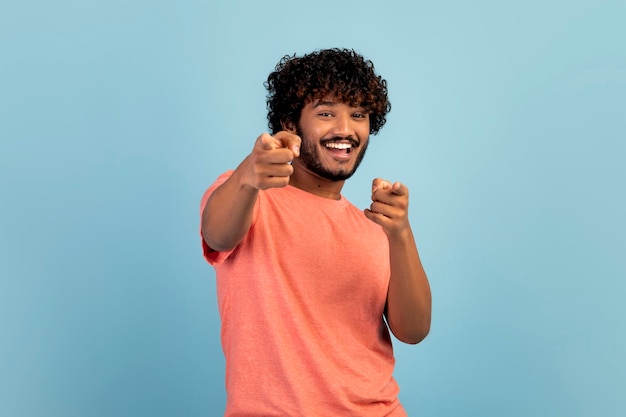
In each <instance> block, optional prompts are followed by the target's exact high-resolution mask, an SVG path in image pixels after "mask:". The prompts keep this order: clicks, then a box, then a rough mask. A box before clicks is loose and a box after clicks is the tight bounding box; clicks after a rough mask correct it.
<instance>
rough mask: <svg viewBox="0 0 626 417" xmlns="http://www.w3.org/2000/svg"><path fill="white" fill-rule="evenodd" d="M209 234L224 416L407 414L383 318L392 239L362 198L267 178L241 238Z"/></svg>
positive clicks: (207, 255) (208, 254)
mask: <svg viewBox="0 0 626 417" xmlns="http://www.w3.org/2000/svg"><path fill="white" fill-rule="evenodd" d="M231 172H232V171H229V172H227V173H225V174H223V175H222V176H220V178H218V180H217V181H216V182H215V183H214V184H213V185H212V186H211V188H209V190H207V192H206V193H205V195H204V197H203V199H202V204H201V212H202V209H203V208H204V206H205V204H206V202H207V200H208V198H209V196H210V194H211V192H212V191H213V190H215V189H216V188H217V187H218V186H219V185H221V184H222V183H223V182H224V181H225V180H226V179H227V178H228V176H229V175H230V173H231ZM202 244H203V249H204V256H205V258H206V259H207V261H208V262H209V263H210V264H211V265H213V266H214V268H215V270H216V277H217V295H218V306H219V311H220V317H221V321H222V333H221V337H222V348H223V351H224V355H225V358H226V392H227V405H226V413H225V416H228V417H234V416H364V417H369V416H371V417H383V416H387V417H389V416H394V417H396V416H406V412H405V411H404V409H403V408H402V406H401V405H400V403H399V401H398V399H397V395H398V391H399V389H398V385H397V383H396V381H395V379H394V378H393V376H392V373H393V369H394V357H393V350H392V345H391V339H390V336H389V331H388V329H387V326H386V324H385V322H384V320H383V311H384V307H385V302H386V297H387V287H388V283H389V275H390V268H389V247H388V241H387V238H386V236H385V234H384V232H383V231H382V229H381V227H380V226H378V225H377V224H375V223H373V222H371V221H369V220H368V219H367V218H366V217H365V215H364V214H363V212H362V211H361V210H360V209H358V208H356V207H355V206H354V205H352V204H351V203H350V202H349V201H347V200H346V199H345V198H344V197H341V199H340V200H332V199H326V198H322V197H318V196H315V195H313V194H310V193H308V192H305V191H303V190H300V189H298V188H295V187H292V186H287V187H284V188H274V189H268V190H265V191H261V192H260V193H259V197H258V199H257V202H256V205H255V209H254V215H253V222H252V226H251V227H250V230H249V231H248V233H247V235H246V236H245V238H244V239H243V241H242V242H241V243H240V244H239V245H238V246H237V247H236V248H234V249H233V250H231V251H227V252H216V251H213V250H211V249H210V248H209V247H208V246H207V245H206V243H205V242H204V240H202Z"/></svg>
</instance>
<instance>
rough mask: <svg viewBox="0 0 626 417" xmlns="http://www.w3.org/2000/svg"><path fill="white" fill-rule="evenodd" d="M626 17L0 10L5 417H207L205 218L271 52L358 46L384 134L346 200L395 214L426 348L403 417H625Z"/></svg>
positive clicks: (184, 4) (407, 355)
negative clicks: (415, 286) (377, 84)
mask: <svg viewBox="0 0 626 417" xmlns="http://www.w3.org/2000/svg"><path fill="white" fill-rule="evenodd" d="M624 21H626V5H625V3H624V2H621V1H550V2H544V1H527V2H500V1H487V0H478V1H475V2H463V1H452V0H451V1H441V2H423V1H402V2H398V1H393V0H390V1H387V2H380V1H370V0H363V1H359V2H357V1H338V2H321V3H320V2H296V1H286V0H285V1H273V0H272V1H266V2H260V1H259V2H253V1H249V2H244V1H229V2H222V1H220V2H217V1H216V2H209V1H206V0H203V1H200V0H198V1H193V0H190V1H176V2H175V1H169V2H168V1H163V0H152V1H147V0H130V1H119V0H107V1H104V0H93V1H78V0H59V1H55V2H44V1H24V0H21V1H17V0H2V3H0V198H1V204H0V256H1V258H0V260H1V262H0V337H1V342H0V415H1V416H7V417H12V416H20V417H21V416H28V417H39V416H41V417H43V416H46V417H56V416H59V417H61V416H63V417H71V416H94V417H96V416H98V417H99V416H134V417H135V416H154V417H157V416H217V415H220V413H221V412H222V411H223V408H224V401H225V395H224V389H223V377H224V374H223V366H224V362H223V357H222V352H221V348H220V344H219V318H218V313H217V306H216V299H215V284H214V273H213V270H212V269H211V268H210V267H209V266H208V265H207V264H205V263H204V261H203V259H202V257H201V250H200V238H199V234H198V222H199V200H200V197H201V195H202V193H203V191H204V189H205V188H206V187H207V186H208V185H209V184H210V183H211V182H212V181H213V180H214V179H215V177H216V176H217V175H218V174H220V173H221V172H222V171H224V170H226V169H229V168H234V167H235V166H236V165H237V164H238V162H239V161H240V160H241V159H243V157H244V156H245V155H246V154H247V153H248V152H249V150H250V149H251V146H252V143H253V141H254V139H255V138H256V137H257V136H258V135H259V134H260V133H262V132H263V131H265V130H266V129H267V127H266V119H265V101H264V98H265V90H264V88H263V86H262V83H263V81H264V80H265V78H266V76H267V74H268V73H269V72H270V71H271V70H272V69H273V67H274V65H275V64H276V62H277V61H278V60H279V59H280V58H281V57H282V56H283V55H285V54H292V53H294V52H295V53H298V54H302V53H306V52H309V51H311V50H313V49H317V48H323V47H334V46H341V47H351V48H355V49H356V50H358V51H359V52H361V53H363V54H364V55H365V56H366V57H368V58H370V59H372V60H373V61H374V63H375V65H376V68H377V70H378V71H379V72H380V73H381V74H382V75H383V76H384V77H385V78H386V79H387V80H388V82H389V91H390V97H391V101H392V105H393V110H392V112H391V114H390V116H389V118H388V123H387V125H386V126H385V128H384V129H383V130H382V131H381V133H380V134H379V135H378V136H375V137H374V138H373V142H372V144H371V145H370V150H369V152H368V156H367V157H366V159H365V161H364V163H363V165H362V167H361V168H360V170H359V171H358V173H357V174H356V175H355V177H354V178H353V179H352V180H350V181H349V182H348V184H347V186H346V188H345V189H344V191H345V194H346V196H347V197H348V198H349V199H351V200H352V201H353V202H354V203H355V204H357V205H358V206H360V207H366V206H367V205H368V198H369V184H370V181H371V179H372V178H373V177H375V176H379V177H383V178H387V179H390V180H401V181H403V182H405V183H406V184H407V185H408V186H409V187H410V190H411V212H410V215H411V219H412V225H413V228H414V231H415V233H416V236H417V242H418V246H419V248H420V252H421V255H422V259H423V262H424V265H425V267H426V270H427V272H428V274H429V277H430V281H431V285H432V290H433V296H434V311H433V314H434V316H433V326H432V332H431V335H430V336H429V337H428V338H427V339H426V340H425V341H424V342H423V343H422V344H420V345H418V346H406V345H402V344H401V343H396V344H395V346H396V354H397V371H396V377H397V379H398V381H399V383H400V386H401V390H402V391H401V400H402V401H403V403H404V404H405V407H406V409H407V410H408V412H409V415H411V416H458V415H463V416H481V417H484V416H494V417H499V416H534V417H538V416H546V417H548V416H550V417H553V416H569V417H574V416H589V417H591V416H593V417H596V416H623V415H624V412H625V410H626V399H625V398H626V396H624V393H625V392H626V360H625V356H626V355H625V353H626V338H625V336H624V331H625V330H626V326H625V325H624V317H625V316H626V307H625V306H624V303H623V298H624V296H625V295H626V281H625V278H626V266H625V260H624V259H625V256H624V253H625V249H626V242H625V237H624V235H625V232H626V227H625V226H626V222H625V219H624V217H625V216H624V213H625V210H626V198H625V195H624V182H625V180H626V169H625V168H624V159H625V156H626V152H625V145H624V142H625V139H626V135H625V133H626V48H625V47H624V39H626V29H625V27H626V26H625V25H624Z"/></svg>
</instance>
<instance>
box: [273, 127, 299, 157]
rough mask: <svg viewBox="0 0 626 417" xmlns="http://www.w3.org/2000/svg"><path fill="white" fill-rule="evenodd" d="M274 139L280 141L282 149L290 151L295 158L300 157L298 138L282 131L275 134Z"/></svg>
mask: <svg viewBox="0 0 626 417" xmlns="http://www.w3.org/2000/svg"><path fill="white" fill-rule="evenodd" d="M274 139H276V140H278V141H280V143H281V144H282V146H283V147H285V148H287V149H290V150H291V152H293V154H294V155H295V156H300V144H301V142H302V139H300V136H298V135H296V134H293V133H290V132H286V131H284V130H283V131H280V132H278V133H276V134H275V135H274Z"/></svg>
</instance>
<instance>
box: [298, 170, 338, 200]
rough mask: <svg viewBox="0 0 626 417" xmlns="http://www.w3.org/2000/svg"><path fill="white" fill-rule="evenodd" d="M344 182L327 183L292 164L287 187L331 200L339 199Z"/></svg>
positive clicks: (327, 181)
mask: <svg viewBox="0 0 626 417" xmlns="http://www.w3.org/2000/svg"><path fill="white" fill-rule="evenodd" d="M344 183H345V181H329V180H327V179H324V178H321V177H319V176H317V175H315V174H313V173H312V172H310V171H308V170H307V169H305V168H304V167H300V166H297V165H296V164H294V171H293V174H292V175H291V178H290V179H289V185H291V186H294V187H296V188H299V189H301V190H302V191H306V192H308V193H311V194H314V195H316V196H319V197H323V198H329V199H332V200H339V199H341V190H342V189H343V184H344Z"/></svg>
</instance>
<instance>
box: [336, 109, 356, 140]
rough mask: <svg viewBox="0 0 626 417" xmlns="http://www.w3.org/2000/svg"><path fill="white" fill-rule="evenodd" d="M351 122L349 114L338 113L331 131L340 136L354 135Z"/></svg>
mask: <svg viewBox="0 0 626 417" xmlns="http://www.w3.org/2000/svg"><path fill="white" fill-rule="evenodd" d="M352 123H354V122H353V120H352V118H351V117H350V115H349V114H338V115H336V117H335V123H334V125H333V128H332V130H331V133H332V134H333V135H334V136H338V137H341V138H347V137H354V136H356V134H355V130H354V127H353V126H352Z"/></svg>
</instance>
